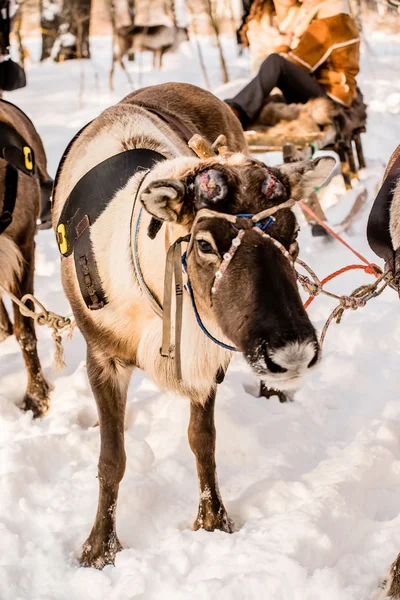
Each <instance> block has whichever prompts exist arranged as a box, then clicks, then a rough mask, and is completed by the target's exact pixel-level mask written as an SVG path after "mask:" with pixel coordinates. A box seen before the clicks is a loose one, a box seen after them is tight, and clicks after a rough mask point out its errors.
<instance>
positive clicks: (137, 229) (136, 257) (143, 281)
mask: <svg viewBox="0 0 400 600" xmlns="http://www.w3.org/2000/svg"><path fill="white" fill-rule="evenodd" d="M142 213H143V207H141V208H140V211H139V216H138V219H137V221H136V227H135V237H134V241H133V260H134V261H135V268H136V275H137V276H138V278H139V279H140V283H141V287H142V289H143V290H144V291H145V292H146V294H147V295H148V297H149V299H150V301H151V302H152V303H154V305H155V307H157V306H158V308H159V311H160V313H161V315H162V311H163V309H162V306H161V304H160V303H159V302H158V300H157V299H156V298H154V296H153V294H152V293H151V291H150V289H149V288H148V287H147V284H146V282H145V280H144V277H143V273H142V270H141V268H140V264H139V259H138V255H137V240H138V235H139V227H140V221H141V219H142ZM161 315H160V316H161Z"/></svg>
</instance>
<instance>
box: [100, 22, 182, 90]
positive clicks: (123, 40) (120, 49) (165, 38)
mask: <svg viewBox="0 0 400 600" xmlns="http://www.w3.org/2000/svg"><path fill="white" fill-rule="evenodd" d="M188 40H189V34H188V30H187V28H186V27H169V26H167V25H124V26H122V27H119V28H118V29H117V31H116V43H117V51H116V52H115V53H114V54H113V59H112V65H111V70H110V88H111V89H112V82H113V76H114V66H115V62H116V61H118V63H119V64H120V66H121V68H122V69H123V70H124V71H125V73H126V75H127V77H128V81H129V83H132V82H131V81H130V76H129V73H128V72H127V70H126V68H125V65H124V60H123V59H124V56H125V55H126V54H128V53H129V52H130V51H133V52H146V51H147V52H152V53H153V69H154V70H156V69H161V68H162V60H163V56H164V54H166V53H167V52H176V50H178V48H179V46H180V44H181V43H182V42H184V41H188Z"/></svg>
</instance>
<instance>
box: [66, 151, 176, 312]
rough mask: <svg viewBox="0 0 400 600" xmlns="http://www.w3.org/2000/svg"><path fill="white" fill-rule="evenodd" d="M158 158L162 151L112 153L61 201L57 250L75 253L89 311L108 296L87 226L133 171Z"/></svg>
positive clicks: (102, 303) (150, 165) (153, 162)
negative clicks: (112, 154) (61, 208)
mask: <svg viewBox="0 0 400 600" xmlns="http://www.w3.org/2000/svg"><path fill="white" fill-rule="evenodd" d="M161 160H165V157H164V156H163V155H162V154H160V153H158V152H155V151H154V150H147V149H144V148H137V149H132V150H127V151H125V152H121V153H119V154H116V155H115V156H111V157H110V158H108V159H106V160H104V161H103V162H101V163H99V164H98V165H96V166H95V167H93V168H92V169H91V170H90V171H88V172H87V173H86V175H84V176H83V177H82V179H80V180H79V181H78V183H77V184H76V185H75V187H74V189H73V190H72V192H71V193H70V195H69V196H68V198H67V200H66V202H65V204H64V207H63V210H62V212H61V215H60V219H59V222H58V225H57V241H58V245H59V249H60V252H61V254H62V255H63V256H65V257H67V256H70V255H71V254H72V253H74V259H75V268H76V273H77V277H78V281H79V287H80V290H81V293H82V296H83V299H84V301H85V304H86V306H87V307H88V308H89V309H91V310H97V309H99V308H102V307H103V306H104V305H105V304H107V298H106V296H105V293H104V290H103V287H102V285H101V280H100V275H99V272H98V269H97V265H96V260H95V256H94V253H93V247H92V243H91V240H90V228H91V226H92V225H93V224H94V223H95V222H96V221H97V219H98V218H99V217H100V215H101V214H102V212H103V211H104V210H105V209H106V208H107V206H108V205H109V204H110V202H111V201H112V199H113V198H114V196H115V194H116V193H117V192H118V190H120V189H122V188H123V187H124V186H125V185H126V183H127V182H128V180H129V179H130V178H131V177H132V176H133V175H134V174H135V173H137V172H138V171H140V170H147V169H151V168H152V167H153V166H154V164H155V163H157V162H159V161H161ZM56 181H57V177H56Z"/></svg>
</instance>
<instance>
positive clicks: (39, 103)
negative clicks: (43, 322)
mask: <svg viewBox="0 0 400 600" xmlns="http://www.w3.org/2000/svg"><path fill="white" fill-rule="evenodd" d="M202 42H203V47H204V50H205V52H206V57H207V63H208V65H209V66H210V78H211V82H212V85H213V86H215V87H218V86H219V82H220V73H219V69H218V62H217V50H216V48H215V47H214V46H213V45H212V44H211V43H210V42H208V41H206V40H202ZM224 45H225V48H226V51H227V54H228V55H229V71H230V75H231V77H232V78H233V79H236V78H243V77H246V76H247V61H246V57H241V58H238V57H237V56H236V54H235V52H236V51H235V48H234V45H233V42H232V41H230V40H225V42H224ZM38 50H39V48H38V45H37V43H36V41H32V44H30V51H31V55H32V56H33V58H34V59H36V57H37V56H38ZM110 51H111V39H109V38H98V39H95V40H94V41H93V56H94V58H93V61H92V62H88V63H85V64H82V65H79V64H78V63H75V62H66V63H64V64H61V65H55V64H52V63H50V62H48V63H45V64H36V63H35V64H30V65H28V80H29V85H28V87H27V88H26V89H24V90H20V91H17V92H14V93H13V94H7V98H8V99H10V100H11V101H12V102H15V103H16V104H18V105H19V106H20V107H21V108H22V109H24V110H25V111H26V112H27V113H28V114H29V115H30V116H31V117H32V118H33V120H34V122H35V124H36V126H37V128H38V130H39V132H40V134H41V135H42V137H43V141H44V143H45V147H46V150H47V153H48V159H49V165H50V171H51V173H52V174H53V175H54V173H55V169H56V167H57V164H58V161H59V159H60V156H61V153H62V151H63V149H64V148H65V146H66V144H67V143H68V141H69V140H70V139H71V138H72V136H73V135H74V134H75V133H76V131H78V129H79V128H80V127H81V126H83V125H84V124H85V123H87V122H88V121H89V120H90V119H92V118H93V117H95V116H96V115H97V114H99V112H100V111H101V110H103V109H104V108H105V107H106V106H108V105H110V104H111V103H114V102H116V101H118V100H119V99H120V98H121V97H122V96H123V95H125V94H127V93H128V92H129V85H128V83H127V81H126V78H125V76H124V74H123V73H121V72H120V71H119V69H118V70H117V77H116V90H117V91H116V92H114V93H109V92H108V89H107V76H108V73H107V71H108V67H109V61H110ZM399 59H400V43H399V40H398V38H396V37H395V36H390V35H387V34H374V35H371V36H369V38H368V49H366V48H364V49H363V59H362V72H361V76H360V86H361V88H362V90H363V92H364V94H365V96H366V100H367V102H368V103H369V123H368V133H367V134H366V135H365V136H364V145H365V151H366V155H367V159H368V165H369V168H368V169H367V170H366V172H365V173H364V179H365V181H366V183H367V185H368V186H369V187H371V186H375V185H376V182H377V180H378V179H377V178H379V177H380V176H381V174H382V171H383V164H384V163H385V162H386V161H387V159H388V158H389V155H390V153H391V151H392V150H393V149H394V148H395V147H396V145H397V144H398V143H399V142H400V121H399V117H398V116H397V115H396V114H391V113H389V112H388V105H387V99H388V97H389V95H390V94H397V95H398V94H399V93H400V80H399V77H398V68H399V67H398V65H399ZM138 64H141V65H142V74H141V75H140V73H139V69H138ZM150 64H151V57H150V56H147V55H146V56H144V57H143V59H142V60H141V63H129V64H128V67H129V70H130V72H131V74H132V77H133V79H134V81H135V84H136V85H150V84H152V83H158V82H162V81H169V80H175V81H188V82H191V83H197V84H200V85H201V84H202V78H201V71H200V70H199V67H198V61H197V58H196V53H195V47H194V45H193V46H192V58H191V59H190V60H189V59H185V57H184V55H183V54H176V55H167V56H166V58H165V67H164V70H163V71H161V72H152V70H151V67H150ZM81 69H83V70H84V74H85V81H84V90H83V94H79V87H80V81H81ZM220 93H221V94H222V95H223V92H222V91H221V90H220ZM82 103H83V104H82ZM393 112H396V111H393ZM345 209H346V207H344V212H346V210H345ZM340 210H343V208H340V207H337V208H335V207H333V208H332V209H330V216H331V219H332V221H333V222H334V223H335V222H337V221H338V220H340V215H339V213H340ZM367 216H368V209H367V210H365V211H364V212H363V214H362V215H361V217H360V218H359V220H358V221H357V223H356V224H355V226H353V227H352V228H351V230H349V231H348V234H347V236H346V239H347V240H348V241H349V242H350V243H352V244H353V245H354V246H355V247H356V248H357V249H358V250H359V251H361V252H362V253H363V254H365V255H366V256H367V257H368V258H369V259H370V260H373V261H375V260H376V257H374V255H373V254H372V252H371V251H370V250H369V248H368V245H367V243H366V240H365V226H366V220H367ZM300 247H301V257H302V258H303V259H304V260H306V261H307V262H309V264H310V265H311V266H312V267H313V268H314V269H315V270H316V272H317V274H318V275H319V276H320V277H323V276H325V275H326V274H328V273H330V272H331V271H333V270H334V269H336V268H338V267H342V266H344V265H346V264H348V263H351V262H354V260H353V257H352V255H350V254H349V253H348V251H347V250H346V249H344V248H343V247H341V246H340V245H339V244H338V243H336V242H333V241H332V242H324V241H321V240H315V239H312V238H311V236H310V234H309V232H308V231H307V229H306V227H303V231H302V232H301V234H300ZM367 281H369V276H367V275H365V274H362V273H361V274H360V273H352V274H346V275H345V276H343V277H342V278H341V279H340V280H336V281H335V282H332V284H331V285H330V289H332V290H334V291H335V292H339V293H348V292H350V291H351V290H352V289H354V288H355V287H356V286H357V285H358V284H360V283H364V282H367ZM36 294H37V296H38V297H39V298H40V299H41V300H42V301H43V302H44V303H45V304H46V305H47V306H48V307H51V309H52V310H56V311H58V312H60V313H64V314H65V313H67V312H69V310H70V309H69V307H68V304H67V301H66V299H65V297H64V295H63V291H62V287H61V282H60V278H59V256H58V251H57V248H56V245H55V242H54V236H53V233H52V232H40V233H39V234H38V236H37V269H36ZM333 307H334V303H332V301H331V300H329V299H327V298H324V297H320V298H318V299H316V300H315V301H314V303H313V304H312V306H311V308H310V314H311V317H312V319H313V321H314V322H315V323H316V325H317V326H318V327H319V328H321V327H322V325H323V323H324V320H325V319H326V318H327V316H328V314H329V313H330V311H331V309H332V308H333ZM38 335H39V341H40V345H39V348H40V355H41V358H42V362H43V366H44V368H45V371H46V374H47V376H48V377H49V378H50V379H51V380H52V381H53V383H54V385H55V389H54V392H53V394H52V408H51V411H50V413H49V415H48V416H46V417H45V418H44V419H43V420H41V421H33V420H32V415H31V414H30V413H28V414H24V413H22V412H21V411H20V409H19V407H18V405H19V403H20V402H21V400H22V396H23V392H24V386H25V381H26V374H25V369H24V365H23V361H22V357H21V354H20V351H19V348H18V346H17V343H16V341H15V340H14V339H8V340H7V341H5V342H4V343H3V344H2V345H1V347H0V377H1V380H0V381H1V385H0V598H1V600H17V599H18V600H131V599H133V598H140V599H142V600H153V599H162V600H169V599H171V600H187V599H189V598H190V599H191V600H210V599H211V600H213V599H216V598H218V600H256V599H257V600H259V599H266V600H368V599H369V598H370V597H371V595H372V593H373V592H374V590H375V589H376V587H377V585H378V583H379V580H380V578H381V576H383V575H384V573H385V571H386V569H387V567H388V566H389V564H390V563H391V561H392V560H393V559H394V558H395V557H396V555H397V553H398V552H399V551H400V402H399V396H400V379H399V377H398V373H399V364H400V304H399V300H398V298H397V297H396V295H395V293H394V292H393V291H391V290H388V291H387V292H386V293H384V294H383V296H382V297H380V298H379V299H377V300H374V301H372V302H371V303H370V304H369V305H368V306H367V307H366V308H364V309H362V310H361V311H357V312H355V313H353V312H351V313H350V314H345V316H344V319H343V322H342V324H341V325H340V326H336V325H335V324H333V325H332V326H331V329H330V330H329V333H328V336H327V340H326V344H325V349H324V357H323V360H322V362H321V364H320V365H319V366H318V367H317V368H316V369H315V371H314V372H313V373H312V374H310V376H309V378H308V379H307V381H305V383H304V386H303V387H302V389H301V390H300V391H299V392H298V393H297V394H296V395H295V398H294V402H293V403H289V404H280V403H279V402H278V401H277V399H276V398H273V399H270V400H266V399H263V398H256V397H254V388H255V386H256V382H255V378H254V376H253V375H252V374H251V373H250V371H249V370H248V369H247V368H246V366H245V365H244V362H243V361H242V360H240V359H238V358H236V359H235V360H234V361H233V363H232V365H231V367H230V369H229V372H228V375H227V377H226V380H225V382H224V383H223V384H222V385H221V386H220V388H219V390H218V398H217V407H216V426H217V468H218V473H219V480H220V489H221V494H222V497H223V499H224V502H225V505H226V507H227V509H228V513H229V515H230V517H231V518H232V519H233V520H234V522H235V525H236V529H237V531H236V532H235V533H233V534H231V535H228V534H225V533H223V532H219V531H217V532H214V533H207V532H205V531H197V532H193V531H192V530H191V523H192V522H193V520H194V518H195V516H196V514H197V505H198V488H197V476H196V469H195V461H194V457H193V455H192V454H191V451H190V449H189V445H188V442H187V437H186V432H187V424H188V417H189V402H188V401H186V400H185V399H182V398H177V397H174V396H168V395H165V394H162V393H160V392H159V390H158V389H157V388H156V387H155V386H154V384H153V383H152V382H151V381H150V380H149V379H148V378H147V377H146V375H145V374H143V373H142V372H140V371H136V372H135V374H134V377H133V379H132V384H131V387H130V390H129V399H128V406H127V417H126V452H127V458H128V462H127V470H126V474H125V477H124V479H123V481H122V484H121V487H120V496H119V503H118V508H117V525H118V534H119V538H120V540H121V542H122V544H123V546H124V550H123V551H122V552H121V553H119V554H118V555H117V558H116V564H115V567H112V566H107V567H106V568H104V569H103V571H97V570H95V569H83V568H80V567H79V564H78V561H77V557H78V555H79V553H80V551H81V546H82V544H83V542H84V541H85V539H86V537H87V535H88V534H89V532H90V529H91V526H92V524H93V521H94V516H95V512H96V507H97V492H98V482H97V479H96V464H97V459H98V452H99V429H98V427H97V426H96V422H97V415H96V408H95V403H94V400H93V397H92V394H91V390H90V387H89V384H88V381H87V376H86V371H85V344H84V342H83V339H82V337H81V335H80V334H79V332H78V331H76V332H75V334H74V338H73V340H72V341H70V342H68V343H67V344H66V361H67V368H66V370H65V371H64V372H63V373H61V374H55V373H54V372H53V371H52V369H51V362H52V353H53V345H52V340H51V336H50V334H49V333H48V332H47V331H39V332H38Z"/></svg>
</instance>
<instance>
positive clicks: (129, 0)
mask: <svg viewBox="0 0 400 600" xmlns="http://www.w3.org/2000/svg"><path fill="white" fill-rule="evenodd" d="M127 3H128V13H129V18H130V20H131V23H132V25H134V24H135V0H127Z"/></svg>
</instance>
